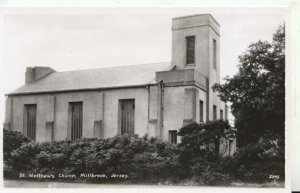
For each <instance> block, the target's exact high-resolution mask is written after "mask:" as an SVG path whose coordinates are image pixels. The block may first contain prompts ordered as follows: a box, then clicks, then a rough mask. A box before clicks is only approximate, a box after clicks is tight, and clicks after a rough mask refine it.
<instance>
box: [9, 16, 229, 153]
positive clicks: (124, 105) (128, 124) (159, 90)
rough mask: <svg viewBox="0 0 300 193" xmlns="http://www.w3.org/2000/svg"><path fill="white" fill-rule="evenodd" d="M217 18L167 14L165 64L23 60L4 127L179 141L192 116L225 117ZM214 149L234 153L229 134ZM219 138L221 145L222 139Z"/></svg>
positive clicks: (47, 134)
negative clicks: (71, 66) (87, 66)
mask: <svg viewBox="0 0 300 193" xmlns="http://www.w3.org/2000/svg"><path fill="white" fill-rule="evenodd" d="M219 50H220V25H219V23H218V22H217V21H216V20H215V19H214V18H213V17H212V16H211V15H210V14H199V15H191V16H184V17H178V18H173V20H172V59H171V62H170V63H155V64H143V65H131V66H120V67H109V68H97V69H91V70H78V71H66V72H56V71H55V69H52V68H50V67H40V66H37V67H27V68H26V73H25V84H24V85H23V86H21V87H20V88H18V89H16V90H14V91H12V92H10V93H8V94H7V95H6V111H5V123H4V128H5V129H9V130H16V131H20V132H22V133H24V135H26V136H27V137H29V138H31V139H32V140H35V141H38V142H45V141H54V140H55V141H56V140H65V139H70V140H73V141H75V140H77V139H80V138H109V137H114V136H116V135H118V134H121V135H122V134H138V135H139V136H144V135H145V134H148V135H149V136H153V137H158V138H160V139H161V140H164V141H169V142H170V143H174V144H176V143H178V142H180V137H178V136H177V132H178V130H179V129H180V128H181V127H182V126H184V125H186V124H189V123H192V122H198V123H201V122H207V121H212V120H217V119H227V116H228V108H227V105H226V103H224V102H223V101H221V100H220V98H219V97H218V96H217V93H216V92H214V91H213V90H212V86H213V85H214V84H215V83H219V82H220V62H219V61H220V54H219ZM221 144H223V146H222V147H220V149H221V150H222V149H226V151H228V154H229V155H230V154H231V153H230V152H233V151H234V150H233V149H234V146H233V140H229V142H228V143H221ZM224 144H225V145H224Z"/></svg>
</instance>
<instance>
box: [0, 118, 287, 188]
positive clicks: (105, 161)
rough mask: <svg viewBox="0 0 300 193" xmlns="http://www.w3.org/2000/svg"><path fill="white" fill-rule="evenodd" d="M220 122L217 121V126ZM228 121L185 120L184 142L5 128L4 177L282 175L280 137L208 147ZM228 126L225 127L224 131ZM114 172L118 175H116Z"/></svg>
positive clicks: (155, 179)
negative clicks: (219, 151) (226, 149)
mask: <svg viewBox="0 0 300 193" xmlns="http://www.w3.org/2000/svg"><path fill="white" fill-rule="evenodd" d="M214 124H216V126H214ZM227 124H228V123H227V122H220V121H219V122H216V123H211V122H210V123H207V124H201V125H199V124H196V123H193V124H191V125H187V126H185V127H183V128H181V129H180V132H179V135H180V136H181V137H182V142H181V143H180V144H178V145H173V144H170V143H168V142H162V141H160V140H159V139H157V138H149V137H147V136H144V137H138V136H137V135H134V136H128V135H122V136H116V137H113V138H107V139H82V140H78V141H76V142H72V141H55V142H44V143H38V142H34V141H30V140H29V139H27V138H26V137H24V136H23V135H22V134H21V133H19V132H15V131H7V130H4V141H3V142H4V146H3V148H4V149H3V150H4V151H3V152H4V179H20V178H19V175H20V173H22V174H24V175H25V176H29V174H43V175H49V176H50V175H53V176H54V178H45V179H44V178H24V179H26V180H34V181H37V180H55V181H68V180H70V181H72V182H74V179H73V178H60V177H59V175H60V174H64V175H65V176H68V175H70V176H72V175H76V176H77V177H79V176H80V175H81V174H104V175H105V176H106V177H107V178H77V179H76V180H75V181H84V182H94V183H129V184H130V183H134V184H140V183H141V184H185V182H188V184H196V185H214V186H215V185H230V184H231V183H232V182H234V181H241V182H251V183H253V182H255V183H264V182H270V181H274V179H270V178H269V175H279V176H280V179H279V180H280V181H283V180H284V156H283V155H284V154H282V152H278V151H277V148H276V141H274V140H261V141H260V142H259V143H258V144H249V145H248V146H247V147H245V148H243V149H239V150H238V152H236V153H235V154H234V156H233V157H220V158H218V159H216V157H215V155H214V151H213V150H212V149H210V148H209V147H210V145H211V143H213V140H212V139H213V137H214V136H215V134H218V135H220V136H226V135H228V132H224V131H226V130H228V129H229V127H228V125H227ZM223 129H224V131H222V130H223ZM115 174H116V177H114V175H115Z"/></svg>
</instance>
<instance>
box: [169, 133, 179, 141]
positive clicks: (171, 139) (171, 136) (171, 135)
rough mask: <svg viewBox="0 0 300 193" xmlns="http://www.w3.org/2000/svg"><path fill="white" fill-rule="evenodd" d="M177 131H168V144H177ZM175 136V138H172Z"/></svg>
mask: <svg viewBox="0 0 300 193" xmlns="http://www.w3.org/2000/svg"><path fill="white" fill-rule="evenodd" d="M177 133H178V132H177V130H169V143H171V144H177V143H178V141H177ZM174 135H175V136H174Z"/></svg>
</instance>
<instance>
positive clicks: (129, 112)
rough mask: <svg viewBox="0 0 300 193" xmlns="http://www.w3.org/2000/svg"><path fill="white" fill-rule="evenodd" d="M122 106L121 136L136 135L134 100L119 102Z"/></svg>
mask: <svg viewBox="0 0 300 193" xmlns="http://www.w3.org/2000/svg"><path fill="white" fill-rule="evenodd" d="M119 105H120V127H121V128H120V130H121V135H124V134H129V135H133V134H134V109H135V105H134V99H125V100H120V101H119Z"/></svg>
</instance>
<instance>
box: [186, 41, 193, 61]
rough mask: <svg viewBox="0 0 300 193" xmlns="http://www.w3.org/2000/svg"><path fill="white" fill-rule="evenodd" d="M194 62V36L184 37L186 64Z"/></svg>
mask: <svg viewBox="0 0 300 193" xmlns="http://www.w3.org/2000/svg"><path fill="white" fill-rule="evenodd" d="M194 63H195V36H188V37H186V64H194Z"/></svg>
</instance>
